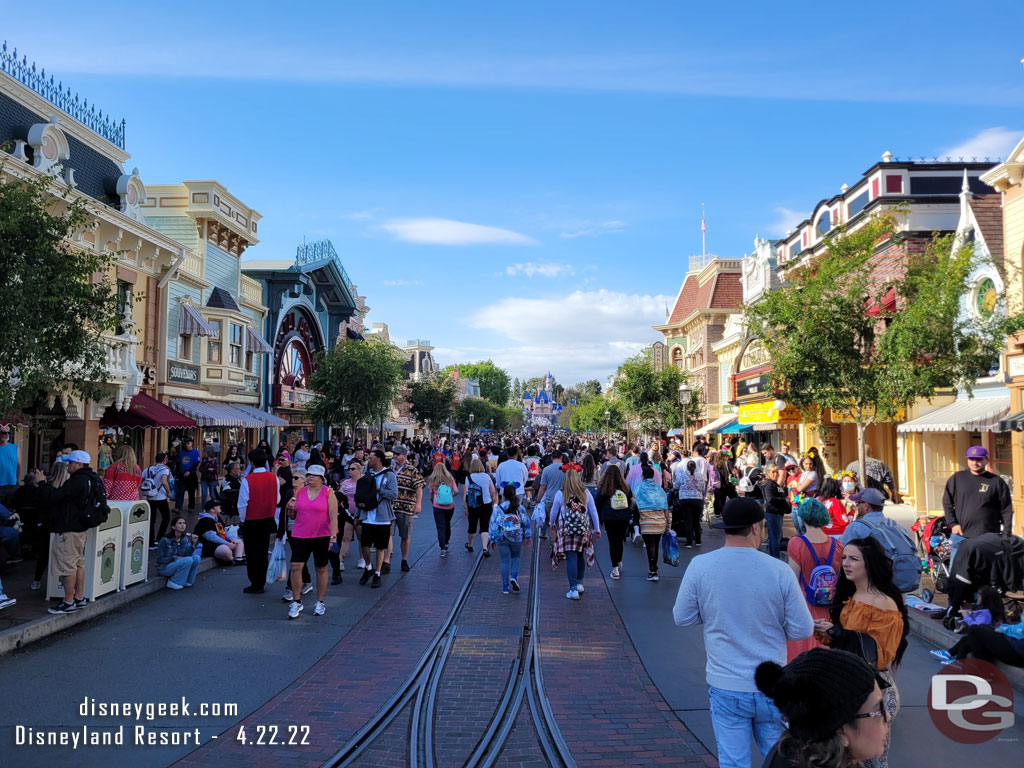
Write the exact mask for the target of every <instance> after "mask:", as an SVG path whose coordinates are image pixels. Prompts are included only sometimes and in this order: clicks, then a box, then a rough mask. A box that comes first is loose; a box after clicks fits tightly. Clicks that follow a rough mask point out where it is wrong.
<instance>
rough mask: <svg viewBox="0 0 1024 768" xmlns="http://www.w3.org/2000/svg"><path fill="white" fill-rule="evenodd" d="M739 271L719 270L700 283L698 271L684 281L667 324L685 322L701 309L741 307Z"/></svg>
mask: <svg viewBox="0 0 1024 768" xmlns="http://www.w3.org/2000/svg"><path fill="white" fill-rule="evenodd" d="M740 277H741V275H740V273H739V272H719V273H717V274H716V275H714V276H713V277H712V278H711V279H709V280H708V281H707V282H705V283H704V285H699V284H698V282H697V275H696V273H690V274H689V275H687V276H686V279H685V280H684V281H683V286H682V288H680V289H679V295H678V296H677V297H676V303H675V305H674V306H673V307H672V314H671V315H669V319H668V322H667V323H666V325H676V324H678V323H681V322H683V321H684V320H686V318H688V317H689V316H690V315H692V314H693V313H694V312H696V311H698V310H701V309H739V308H740V307H741V306H742V305H743V284H742V283H741V282H740Z"/></svg>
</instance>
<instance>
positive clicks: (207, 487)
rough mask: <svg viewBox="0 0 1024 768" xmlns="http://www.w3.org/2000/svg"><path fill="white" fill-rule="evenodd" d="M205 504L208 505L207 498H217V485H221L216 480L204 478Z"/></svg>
mask: <svg viewBox="0 0 1024 768" xmlns="http://www.w3.org/2000/svg"><path fill="white" fill-rule="evenodd" d="M202 485H203V506H204V507H205V506H206V500H207V498H210V499H216V498H217V487H218V486H219V485H220V483H218V482H217V481H216V480H203V483H202Z"/></svg>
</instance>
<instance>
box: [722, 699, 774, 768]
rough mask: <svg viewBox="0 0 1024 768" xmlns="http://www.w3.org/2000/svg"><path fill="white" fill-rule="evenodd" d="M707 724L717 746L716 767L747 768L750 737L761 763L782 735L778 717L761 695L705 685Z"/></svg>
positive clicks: (772, 705) (770, 703)
mask: <svg viewBox="0 0 1024 768" xmlns="http://www.w3.org/2000/svg"><path fill="white" fill-rule="evenodd" d="M708 699H709V700H710V702H711V725H712V726H713V727H714V729H715V743H716V744H717V745H718V765H719V768H750V737H751V735H753V737H754V741H756V742H757V748H758V749H759V750H761V759H762V760H764V758H766V757H767V756H768V752H770V751H771V748H772V746H774V744H775V742H777V741H778V740H779V738H780V737H781V736H782V718H781V716H780V715H779V710H777V709H776V708H775V705H774V704H773V703H772V701H771V699H769V698H768V697H767V696H765V695H764V694H763V693H760V692H758V693H748V692H745V691H726V690H723V689H721V688H715V687H714V686H713V685H709V686H708Z"/></svg>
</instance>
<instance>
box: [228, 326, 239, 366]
mask: <svg viewBox="0 0 1024 768" xmlns="http://www.w3.org/2000/svg"><path fill="white" fill-rule="evenodd" d="M229 354H230V359H229V362H230V363H231V364H232V365H237V366H241V365H242V326H240V325H239V324H238V323H231V339H230V344H229Z"/></svg>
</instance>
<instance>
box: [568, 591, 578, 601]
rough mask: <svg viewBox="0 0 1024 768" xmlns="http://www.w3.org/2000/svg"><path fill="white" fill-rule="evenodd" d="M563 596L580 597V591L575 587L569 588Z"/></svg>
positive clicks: (573, 598) (574, 598)
mask: <svg viewBox="0 0 1024 768" xmlns="http://www.w3.org/2000/svg"><path fill="white" fill-rule="evenodd" d="M565 596H566V597H568V598H569V599H570V600H579V599H580V593H579V592H577V591H576V590H575V589H570V590H569V591H568V592H566V593H565Z"/></svg>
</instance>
